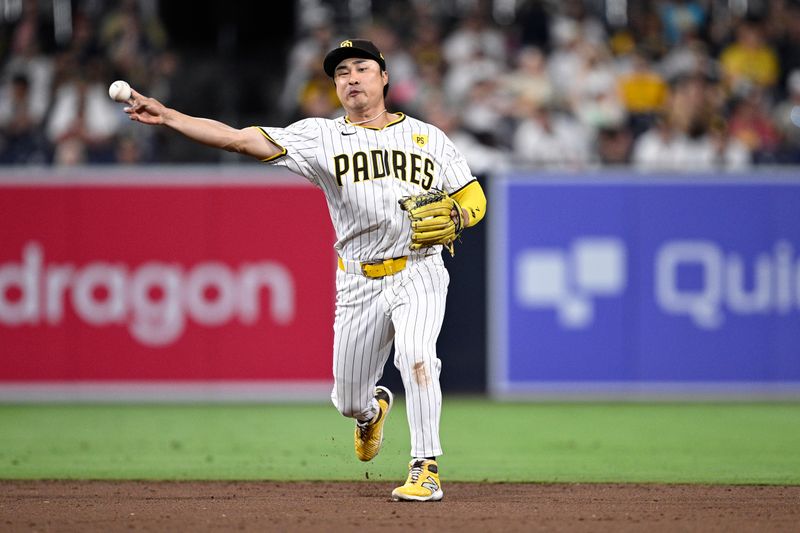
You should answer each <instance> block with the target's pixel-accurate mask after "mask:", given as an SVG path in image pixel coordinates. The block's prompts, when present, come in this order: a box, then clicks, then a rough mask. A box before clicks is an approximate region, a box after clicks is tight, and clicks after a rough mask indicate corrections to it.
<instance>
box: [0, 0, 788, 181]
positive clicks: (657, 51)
mask: <svg viewBox="0 0 800 533" xmlns="http://www.w3.org/2000/svg"><path fill="white" fill-rule="evenodd" d="M10 3H14V2H10ZM17 3H18V4H19V5H20V9H19V14H18V16H17V17H16V19H14V20H13V23H5V24H4V25H3V31H2V33H0V38H2V46H3V47H4V49H3V50H2V56H0V57H2V69H1V71H0V75H1V76H2V78H1V79H0V130H1V131H2V135H1V136H0V162H2V163H4V164H27V163H43V164H56V165H68V164H79V163H111V162H116V163H140V162H148V163H150V162H155V163H163V162H184V160H183V159H182V157H185V156H182V155H181V152H174V153H173V152H170V151H169V150H168V149H166V148H165V147H168V146H169V143H170V142H174V141H173V139H172V138H171V137H170V136H169V135H164V134H163V132H160V130H159V129H157V128H141V127H139V128H136V127H132V125H131V124H128V123H127V119H126V117H125V115H124V114H123V113H121V112H120V110H119V105H118V104H114V103H113V102H111V101H110V100H109V99H108V96H107V94H106V90H107V87H108V84H109V82H110V81H112V80H114V79H127V80H129V81H130V82H131V84H132V85H133V86H134V87H139V88H142V89H143V90H144V91H147V93H149V94H150V95H152V96H155V97H157V98H159V99H162V100H163V101H165V102H166V103H168V104H169V103H170V95H171V91H172V90H173V89H174V80H175V78H176V76H175V72H176V68H177V65H178V64H179V62H180V61H181V60H182V59H181V58H180V56H179V54H176V53H175V52H173V51H170V48H169V46H168V39H167V38H168V35H167V33H166V32H165V30H164V26H163V24H162V23H161V21H160V20H159V17H158V9H157V0H139V1H136V0H126V1H124V2H121V3H113V4H110V5H109V6H106V5H105V3H103V2H99V1H94V2H91V1H87V2H84V3H80V2H78V3H77V4H78V6H79V8H78V9H75V10H74V11H73V16H72V20H71V25H70V26H71V29H70V31H68V32H67V31H66V30H64V31H65V32H66V33H68V34H69V35H68V37H67V38H64V39H63V42H55V43H52V42H49V40H51V39H54V38H55V39H56V41H58V35H59V32H58V28H57V26H58V25H56V28H50V27H48V29H47V32H46V33H47V35H44V34H43V33H45V32H43V31H42V28H43V25H42V19H43V17H42V16H41V13H40V11H39V9H38V8H37V6H38V5H39V2H37V1H35V0H32V1H22V0H19V1H18V2H17ZM8 4H9V1H8V0H6V6H7V5H8ZM345 4H346V5H347V6H350V7H349V8H348V9H344V8H343V7H342V6H343V5H345ZM354 5H356V6H358V5H360V6H362V10H361V12H354V11H352V7H353V6H354ZM363 6H367V9H364V8H363ZM7 11H8V9H6V18H8V13H7ZM296 15H297V31H296V33H297V36H296V39H295V40H294V42H293V43H292V46H291V48H290V50H289V51H288V53H287V54H286V57H284V58H274V57H273V58H271V59H272V60H273V61H274V60H279V61H281V63H282V65H281V68H282V69H285V75H283V80H284V81H283V84H282V86H280V85H277V86H275V89H274V93H275V94H270V95H269V96H268V101H269V102H270V109H269V113H267V114H266V116H265V120H266V119H270V120H273V123H271V124H270V125H277V126H283V125H287V124H289V123H290V122H292V121H294V120H297V119H300V118H303V117H307V116H323V117H335V116H339V115H341V114H342V110H341V108H339V105H338V101H337V99H336V93H335V91H334V89H333V85H332V82H331V80H330V79H329V78H328V77H327V76H326V75H325V73H324V72H323V71H322V58H323V56H324V55H325V53H326V52H327V51H328V50H330V49H331V48H334V47H335V46H337V45H338V43H339V42H340V41H341V40H342V39H344V38H347V37H355V36H358V37H361V38H366V39H370V40H372V41H373V42H375V43H376V45H377V46H378V47H379V48H380V49H381V50H382V51H383V53H384V56H385V57H386V62H387V69H388V71H389V76H390V86H391V90H390V92H389V97H390V100H389V106H390V110H392V111H403V112H406V113H408V114H410V115H412V116H415V117H417V118H420V119H422V120H425V121H428V122H431V123H433V124H434V125H436V126H438V127H439V128H441V129H442V130H444V131H445V132H446V133H448V135H449V136H450V137H451V138H452V139H453V141H454V142H455V143H456V144H457V145H458V146H459V148H460V149H461V150H462V152H464V153H465V155H466V156H467V158H468V160H469V163H470V166H471V167H472V169H473V171H474V172H475V173H478V174H481V173H486V172H488V171H489V170H497V169H502V168H507V167H509V166H512V165H513V166H533V167H536V168H556V169H581V168H595V167H599V166H605V165H632V166H634V167H635V168H637V169H642V170H647V171H659V170H665V171H675V170H678V171H695V170H709V169H715V170H740V169H745V168H748V167H750V166H752V165H778V164H798V163H800V0H761V1H755V0H751V1H748V0H738V1H736V2H733V1H728V0H641V1H637V2H629V1H625V0H563V1H555V0H539V1H537V0H517V1H510V2H509V1H499V0H495V1H480V0H474V1H468V0H452V1H442V2H429V1H427V0H405V1H391V2H390V1H385V2H379V1H373V2H346V3H345V2H340V1H335V0H330V1H324V0H316V1H314V0H300V1H298V3H297V13H296ZM54 36H55V37H54ZM266 70H268V69H265V71H266ZM269 72H270V75H272V74H274V71H269ZM265 75H266V74H265ZM207 116H211V117H212V118H220V117H214V116H213V115H207ZM225 118H226V119H227V121H229V122H230V121H231V120H233V122H232V125H237V126H242V125H247V124H241V123H237V122H236V119H237V118H239V119H242V118H243V117H241V116H240V117H236V116H233V117H225ZM259 123H266V122H263V121H260V122H259ZM176 154H177V155H176ZM192 160H193V159H192Z"/></svg>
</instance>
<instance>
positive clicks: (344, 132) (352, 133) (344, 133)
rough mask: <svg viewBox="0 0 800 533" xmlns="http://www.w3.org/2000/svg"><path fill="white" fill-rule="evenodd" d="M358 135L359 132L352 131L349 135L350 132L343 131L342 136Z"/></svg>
mask: <svg viewBox="0 0 800 533" xmlns="http://www.w3.org/2000/svg"><path fill="white" fill-rule="evenodd" d="M356 133H357V132H355V131H351V132H349V133H348V132H346V131H343V132H342V135H355V134H356Z"/></svg>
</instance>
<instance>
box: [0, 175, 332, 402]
mask: <svg viewBox="0 0 800 533" xmlns="http://www.w3.org/2000/svg"><path fill="white" fill-rule="evenodd" d="M0 211H2V213H3V219H4V223H3V224H2V226H0V243H2V245H1V246H0V339H2V344H1V345H0V351H2V365H0V393H2V392H3V391H4V392H5V393H6V394H10V395H12V396H13V395H14V394H18V393H20V391H24V392H26V393H30V394H33V395H36V394H40V395H43V396H44V397H47V393H48V391H49V392H50V393H54V394H55V395H56V396H58V395H59V394H61V395H65V394H66V395H67V396H68V397H70V396H69V394H72V395H73V396H74V395H78V396H80V394H84V395H89V396H91V395H92V394H95V393H97V394H98V395H99V396H100V397H103V395H104V394H106V393H108V394H111V395H116V394H123V395H124V394H126V393H128V394H130V395H131V397H137V396H138V397H141V396H147V395H151V394H155V395H156V396H157V397H164V398H168V397H170V396H171V395H172V396H174V395H180V394H185V395H186V396H187V397H190V398H195V397H198V398H208V397H211V396H213V395H214V394H216V393H219V394H221V395H222V396H225V395H228V396H236V395H237V394H239V396H247V395H250V394H252V395H253V396H254V397H263V396H264V395H267V396H268V395H269V394H270V393H271V392H274V393H276V394H277V395H278V396H279V397H283V396H285V395H287V394H289V395H298V394H299V395H301V396H302V395H303V394H308V395H310V396H315V397H320V394H321V393H322V392H323V391H324V394H327V391H328V390H329V387H330V382H331V379H332V378H331V346H332V339H333V330H332V322H333V307H334V281H333V280H334V275H335V265H336V263H335V255H334V250H333V247H332V244H333V241H334V235H333V230H332V227H331V224H330V220H329V219H328V213H327V209H326V208H325V202H324V199H323V196H322V194H321V193H320V192H319V191H318V190H316V189H315V188H314V187H312V186H310V185H308V184H307V183H306V182H305V181H303V180H302V179H300V178H295V177H292V176H291V175H287V174H285V173H283V174H275V173H274V172H271V171H270V169H266V168H263V169H262V168H260V169H258V170H257V171H255V170H246V171H245V170H240V171H224V172H223V171H219V172H215V171H214V170H213V169H212V170H209V169H204V170H197V171H193V170H181V171H169V170H163V171H146V172H142V171H139V172H135V173H134V172H132V171H130V172H127V173H126V172H120V171H119V170H116V171H115V172H114V173H113V174H112V175H110V176H104V175H103V174H102V172H100V171H98V170H91V171H75V172H70V173H66V174H41V175H40V174H37V173H35V172H25V173H24V174H19V175H14V174H4V176H3V180H2V182H0ZM290 221H302V223H301V224H297V223H290ZM308 227H311V228H315V230H314V231H307V230H306V228H308ZM109 391H110V392H109ZM237 391H238V393H237ZM23 396H24V394H23Z"/></svg>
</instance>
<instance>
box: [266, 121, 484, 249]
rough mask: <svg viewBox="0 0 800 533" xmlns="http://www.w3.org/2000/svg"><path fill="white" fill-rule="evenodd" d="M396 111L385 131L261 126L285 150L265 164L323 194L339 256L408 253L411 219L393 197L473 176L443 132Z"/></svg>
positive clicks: (450, 188) (337, 124)
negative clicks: (298, 177) (295, 176)
mask: <svg viewBox="0 0 800 533" xmlns="http://www.w3.org/2000/svg"><path fill="white" fill-rule="evenodd" d="M398 115H399V116H400V118H399V119H397V120H396V121H394V122H392V123H390V124H388V125H386V126H385V127H384V128H382V129H376V128H367V127H359V126H354V125H352V124H350V123H349V122H347V121H346V120H345V118H344V117H341V118H337V119H335V120H329V119H323V118H309V119H304V120H300V121H298V122H295V123H294V124H291V125H290V126H288V127H286V128H269V127H261V128H260V129H261V131H262V132H263V133H264V134H265V135H267V137H269V138H270V139H271V140H272V141H273V142H274V143H275V144H277V145H278V146H280V147H281V148H283V151H282V153H281V154H278V155H276V156H274V157H273V158H270V159H269V160H267V161H266V162H268V163H271V164H274V165H281V166H284V167H286V168H287V169H289V170H291V171H292V172H294V173H296V174H300V175H301V176H304V177H305V178H307V179H308V180H309V181H311V183H313V184H314V185H316V186H317V187H319V188H321V189H322V191H323V192H324V193H325V198H326V199H327V202H328V210H329V211H330V216H331V220H332V221H333V226H334V229H335V231H336V238H337V242H336V245H335V248H336V250H337V252H338V253H339V255H340V256H341V257H342V258H344V259H348V260H355V261H372V260H376V259H386V258H390V257H399V256H403V255H408V254H409V248H408V247H409V244H410V243H411V223H410V222H409V220H408V217H407V216H406V213H405V212H403V211H401V210H400V206H399V205H398V200H400V198H402V197H404V196H408V195H411V194H419V193H421V192H424V191H426V190H429V189H431V188H438V189H443V190H445V191H447V192H449V193H453V192H456V191H458V190H460V189H462V188H463V187H464V186H465V185H467V184H468V183H469V182H470V181H472V180H473V179H475V178H473V176H472V173H471V172H470V170H469V167H468V166H467V163H466V161H465V160H464V157H463V156H462V155H461V153H460V152H459V151H458V150H457V149H456V147H455V146H454V145H453V143H452V142H451V141H450V139H448V138H447V136H446V135H445V134H444V133H443V132H442V131H441V130H439V129H438V128H436V127H435V126H432V125H430V124H427V123H425V122H422V121H420V120H417V119H414V118H411V117H409V116H406V115H403V114H402V113H398ZM436 248H437V249H438V250H437V251H441V246H437V247H436Z"/></svg>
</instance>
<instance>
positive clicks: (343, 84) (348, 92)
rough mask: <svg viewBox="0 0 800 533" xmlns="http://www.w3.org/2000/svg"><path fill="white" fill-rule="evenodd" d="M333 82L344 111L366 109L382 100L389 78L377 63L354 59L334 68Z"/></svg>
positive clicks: (370, 60)
mask: <svg viewBox="0 0 800 533" xmlns="http://www.w3.org/2000/svg"><path fill="white" fill-rule="evenodd" d="M333 81H334V83H335V84H336V94H337V95H338V96H339V101H341V102H342V106H344V108H345V109H367V108H370V107H372V106H374V105H376V104H378V103H379V102H381V101H382V100H383V86H384V85H386V83H387V82H388V81H389V77H388V75H387V74H386V72H385V71H381V66H380V65H379V64H378V62H377V61H374V60H372V59H362V58H358V57H354V58H351V59H345V60H344V61H342V62H341V63H339V64H338V65H337V66H336V70H335V71H334V75H333Z"/></svg>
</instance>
